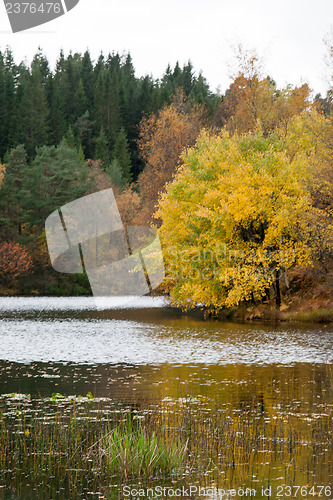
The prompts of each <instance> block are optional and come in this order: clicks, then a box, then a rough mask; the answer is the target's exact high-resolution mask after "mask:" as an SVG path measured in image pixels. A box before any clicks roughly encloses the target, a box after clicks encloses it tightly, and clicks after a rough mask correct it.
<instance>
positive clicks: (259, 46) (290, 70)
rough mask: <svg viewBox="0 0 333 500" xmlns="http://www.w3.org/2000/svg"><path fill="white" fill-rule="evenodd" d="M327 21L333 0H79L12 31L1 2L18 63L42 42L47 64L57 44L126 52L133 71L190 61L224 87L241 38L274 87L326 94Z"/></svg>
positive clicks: (0, 33)
mask: <svg viewBox="0 0 333 500" xmlns="http://www.w3.org/2000/svg"><path fill="white" fill-rule="evenodd" d="M7 1H9V0H6V2H7ZM46 1H50V0H46ZM54 1H56V0H54ZM332 27H333V0H278V1H276V0H274V1H273V0H205V1H203V0H200V1H199V0H169V1H164V0H122V1H118V2H116V1H113V0H80V2H79V4H78V5H77V6H76V7H75V8H74V9H73V10H71V11H70V12H68V13H67V14H66V15H65V16H62V17H60V18H58V19H56V20H54V21H51V22H50V23H47V24H45V25H43V26H40V27H38V28H34V29H31V30H27V31H25V32H22V33H16V34H12V33H11V31H10V25H9V21H8V18H7V15H6V12H5V7H4V3H3V2H1V0H0V49H2V50H3V49H4V48H5V46H6V45H9V46H10V47H11V48H12V50H13V52H14V55H15V59H16V61H18V62H19V61H21V60H22V59H24V58H25V57H26V58H27V60H28V61H30V60H31V58H32V56H33V54H34V53H35V52H36V50H37V48H38V46H39V45H40V46H41V47H42V48H43V50H44V53H45V55H46V56H47V57H48V59H49V60H50V61H51V63H52V65H53V64H54V62H55V60H56V58H57V56H58V54H59V51H60V49H61V48H63V49H64V51H65V53H68V51H69V50H70V49H72V50H73V51H74V52H84V51H85V50H86V49H87V48H89V50H90V52H91V54H92V57H93V58H94V59H96V58H97V57H98V55H99V54H100V52H101V51H103V52H104V53H105V54H108V53H109V52H112V51H118V52H123V51H130V53H131V55H132V57H133V62H134V66H135V69H136V74H137V76H141V75H145V74H147V73H148V74H152V75H153V76H154V77H155V78H159V77H160V76H161V75H162V74H163V72H164V70H165V68H166V66H167V65H168V63H170V64H171V65H174V64H175V62H176V61H177V60H179V61H180V63H181V64H183V63H186V62H187V61H188V60H189V59H190V60H191V61H192V63H193V66H194V69H195V71H196V73H198V72H199V71H200V70H202V72H203V75H204V76H205V77H206V78H207V81H208V83H209V84H210V87H211V89H212V90H215V89H216V88H217V87H218V86H220V88H221V90H222V91H224V90H225V89H226V88H227V87H228V86H229V83H230V78H229V74H230V70H229V68H228V62H229V61H230V59H231V57H232V49H231V47H232V45H235V44H237V43H239V42H240V43H242V44H243V45H244V46H245V47H248V48H255V49H256V50H257V52H258V54H259V55H261V56H262V57H263V58H264V61H265V68H266V70H267V73H268V74H269V75H270V76H271V77H272V78H274V79H275V80H276V81H277V83H278V86H280V87H282V86H284V85H286V84H287V83H291V84H293V85H298V84H300V83H302V82H307V83H309V84H310V86H311V88H312V89H314V91H315V92H321V93H325V92H326V90H327V87H328V69H327V68H326V67H325V63H324V57H325V53H326V50H325V45H324V42H323V39H324V37H325V35H328V34H329V33H330V32H331V31H332V29H333V28H332Z"/></svg>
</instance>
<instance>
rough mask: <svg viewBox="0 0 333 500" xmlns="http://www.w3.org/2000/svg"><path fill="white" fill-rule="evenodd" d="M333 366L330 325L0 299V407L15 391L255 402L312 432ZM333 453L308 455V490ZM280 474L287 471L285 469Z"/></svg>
mask: <svg viewBox="0 0 333 500" xmlns="http://www.w3.org/2000/svg"><path fill="white" fill-rule="evenodd" d="M332 367H333V328H332V325H301V324H299V325H298V324H255V323H254V324H248V323H247V324H241V323H226V322H219V321H214V320H210V321H203V320H202V319H201V315H200V313H198V314H197V315H191V316H186V315H184V314H182V313H181V312H179V311H176V310H174V309H172V308H170V307H168V305H167V303H166V301H165V300H164V299H163V298H147V297H146V298H141V299H137V300H136V301H134V302H133V303H132V304H127V306H126V307H124V308H121V307H120V306H119V305H118V306H117V305H115V306H114V307H113V308H111V309H105V310H99V311H97V310H96V309H95V307H94V303H93V301H92V299H89V298H0V395H1V394H2V395H7V396H3V397H2V399H1V397H0V407H1V404H2V405H4V400H5V398H6V397H7V398H8V394H23V395H28V396H29V398H30V399H31V400H36V401H42V400H44V399H45V398H50V396H51V395H52V394H53V393H61V394H62V395H64V396H71V395H76V396H77V395H82V396H85V395H86V394H87V393H89V392H91V393H92V394H93V395H94V396H95V397H96V398H107V400H108V401H109V402H111V403H114V404H118V405H119V404H128V403H133V402H135V404H136V405H137V407H138V408H140V406H142V407H144V406H145V405H147V402H152V401H171V402H172V401H179V400H181V398H184V400H190V398H196V399H197V400H201V401H206V404H207V405H208V406H212V405H213V404H214V402H216V401H219V404H220V405H225V406H227V407H230V408H231V409H232V411H233V412H240V415H241V412H242V411H244V408H246V407H251V406H253V404H256V405H257V408H259V410H260V412H262V413H263V414H265V415H266V414H267V416H269V417H270V418H272V419H274V418H277V416H279V417H281V415H282V416H284V415H286V416H287V415H288V418H294V420H295V422H297V424H295V425H297V426H300V427H302V426H303V427H304V426H309V425H310V426H313V425H319V424H318V423H320V422H321V421H323V422H324V421H325V422H326V421H327V418H328V417H329V415H331V412H332V409H333V398H332V384H333V381H332V371H333V368H332ZM1 401H2V403H1ZM325 425H326V424H325ZM324 427H325V426H324ZM324 427H323V428H324ZM331 437H332V436H330V439H331ZM304 447H305V446H304ZM331 451H332V448H330V449H329V448H327V449H326V452H325V451H323V456H322V457H321V458H320V459H319V458H318V460H317V462H316V460H314V459H313V453H312V452H311V450H310V449H309V448H308V449H307V453H308V455H309V457H310V456H311V457H312V459H311V460H312V461H311V464H312V465H311V467H310V466H309V465H308V475H307V479H304V481H303V483H302V484H303V485H304V484H308V485H310V484H321V483H325V485H326V486H327V485H328V484H331V483H332V473H333V471H332V465H331V464H332V462H333V457H332V456H330V455H329V453H330V452H331ZM309 460H310V459H309ZM309 460H308V464H309V463H310V461H309ZM316 463H317V464H318V465H317V467H316ZM304 467H305V466H304ZM309 467H310V468H311V471H310V469H309ZM277 468H278V471H279V473H281V474H284V473H283V471H285V469H286V464H283V463H281V464H280V465H279V466H278V467H277ZM312 469H313V470H312ZM288 470H289V469H288ZM281 471H282V472H281ZM309 471H310V472H309ZM303 472H304V471H303ZM304 474H305V472H304ZM281 477H282V476H281ZM301 477H303V476H301ZM309 478H310V479H309ZM327 491H328V490H327ZM304 492H305V490H304ZM283 493H285V492H283ZM317 493H318V491H317ZM8 495H9V494H8ZM8 495H7V496H6V498H16V496H15V495H14V496H13V497H11V496H8ZM287 496H288V495H286V496H275V497H274V496H273V497H272V498H287ZM317 497H318V498H319V495H317ZM321 497H322V498H332V497H333V495H332V496H326V497H325V495H322V496H321ZM0 498H2V497H1V478H0ZM20 498H24V497H20ZM27 498H28V497H27ZM36 498H37V497H36ZM45 498H48V497H45ZM59 498H60V497H59ZM61 498H62V497H61ZM82 498H83V497H82ZM95 498H99V497H95ZM100 498H102V497H100ZM119 498H122V497H121V496H120V497H119ZM207 498H214V496H210V497H209V496H208V497H207ZM216 498H218V496H217V497H216ZM223 498H227V497H223ZM228 498H230V497H228ZM236 498H238V497H236ZM258 498H259V497H258ZM260 498H261V497H260ZM296 498H316V496H311V495H310V496H306V495H301V494H300V493H297V495H296Z"/></svg>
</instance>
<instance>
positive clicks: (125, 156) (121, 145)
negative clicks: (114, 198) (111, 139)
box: [113, 127, 132, 183]
mask: <svg viewBox="0 0 333 500" xmlns="http://www.w3.org/2000/svg"><path fill="white" fill-rule="evenodd" d="M113 158H114V159H117V160H118V162H119V164H120V167H121V171H122V176H123V179H124V181H125V182H126V183H127V182H131V180H132V174H131V156H130V152H129V147H128V140H127V136H126V132H125V129H124V127H121V129H120V131H119V134H118V136H117V140H116V143H115V146H114V150H113Z"/></svg>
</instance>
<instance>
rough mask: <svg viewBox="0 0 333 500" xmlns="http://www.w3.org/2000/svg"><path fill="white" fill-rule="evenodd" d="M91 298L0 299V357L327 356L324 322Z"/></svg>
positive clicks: (147, 360) (242, 360)
mask: <svg viewBox="0 0 333 500" xmlns="http://www.w3.org/2000/svg"><path fill="white" fill-rule="evenodd" d="M89 301H90V299H79V300H78V307H77V308H76V309H74V304H75V302H74V299H73V298H71V299H50V298H43V299H29V300H28V301H27V302H25V300H24V299H1V300H0V317H1V318H2V319H1V324H0V342H1V351H0V359H2V360H7V361H13V362H14V361H16V362H20V363H31V362H63V363H65V362H66V363H68V362H73V363H85V364H100V363H111V364H124V363H126V364H133V365H137V364H145V365H147V364H163V363H170V364H177V363H178V364H191V363H195V364H198V363H205V364H219V365H226V364H251V365H257V366H258V365H263V364H270V363H274V364H283V365H291V364H293V363H313V364H314V363H332V362H333V335H332V329H331V327H329V326H325V325H323V326H311V327H309V326H290V325H288V326H287V325H248V324H236V323H221V322H218V321H209V322H207V321H202V320H201V319H200V316H199V317H197V318H192V317H187V316H184V315H182V314H181V313H180V312H178V311H175V310H173V309H171V308H168V307H163V305H164V302H163V299H160V298H156V299H153V298H152V299H150V298H149V297H143V298H141V299H140V301H139V303H137V305H135V306H134V305H133V307H132V308H130V309H114V310H108V311H95V310H92V309H91V305H89V304H90V302H89ZM150 305H152V306H153V307H152V308H150ZM16 306H17V308H16ZM38 306H39V308H38ZM58 308H59V309H58ZM198 315H199V313H198Z"/></svg>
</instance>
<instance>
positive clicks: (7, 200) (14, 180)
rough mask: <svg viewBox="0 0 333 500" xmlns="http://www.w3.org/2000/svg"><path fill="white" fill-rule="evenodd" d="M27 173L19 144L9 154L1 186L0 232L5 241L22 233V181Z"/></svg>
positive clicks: (24, 193) (23, 151)
mask: <svg viewBox="0 0 333 500" xmlns="http://www.w3.org/2000/svg"><path fill="white" fill-rule="evenodd" d="M27 171H28V168H27V154H26V151H25V148H24V146H23V145H22V144H21V145H19V146H17V147H16V148H15V149H12V151H11V152H10V153H9V155H8V162H7V163H6V173H5V177H4V179H3V182H2V184H1V192H0V214H1V215H0V231H1V235H2V236H3V237H5V238H6V239H7V240H9V239H14V240H15V239H17V238H18V236H20V235H21V233H22V223H23V216H24V214H23V210H22V204H23V202H24V197H25V195H26V191H25V189H24V179H25V178H26V175H27Z"/></svg>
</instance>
